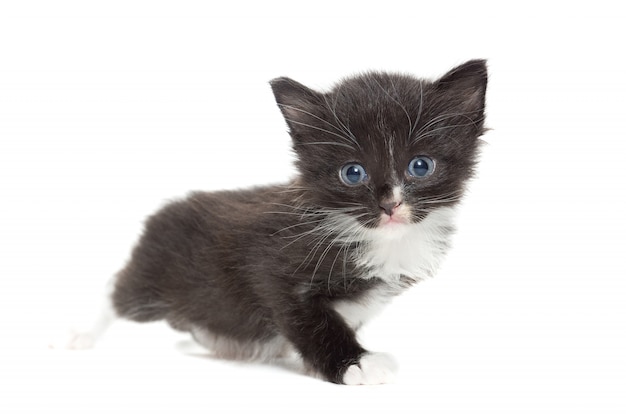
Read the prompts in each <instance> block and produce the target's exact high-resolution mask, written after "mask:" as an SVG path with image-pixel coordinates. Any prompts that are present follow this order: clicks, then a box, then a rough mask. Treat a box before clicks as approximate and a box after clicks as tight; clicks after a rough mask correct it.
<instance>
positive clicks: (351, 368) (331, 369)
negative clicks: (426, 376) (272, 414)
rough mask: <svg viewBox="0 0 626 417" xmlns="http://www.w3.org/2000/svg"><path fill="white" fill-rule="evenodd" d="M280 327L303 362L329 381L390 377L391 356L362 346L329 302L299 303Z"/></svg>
mask: <svg viewBox="0 0 626 417" xmlns="http://www.w3.org/2000/svg"><path fill="white" fill-rule="evenodd" d="M283 327H284V328H283V331H284V333H285V335H286V336H287V337H288V338H289V340H290V341H291V342H292V343H293V345H294V346H295V347H296V349H298V351H299V352H300V354H301V355H302V358H303V359H304V361H305V363H306V364H307V365H308V366H310V367H311V368H312V369H313V370H314V371H316V372H318V373H320V374H321V375H322V376H323V377H324V378H325V379H327V380H329V381H331V382H334V383H338V384H347V385H370V384H385V383H388V382H392V381H393V377H394V375H395V362H394V361H393V359H392V358H391V357H390V356H389V355H386V354H383V353H370V352H367V351H366V350H365V349H363V348H362V347H361V345H360V344H359V343H358V342H357V340H356V334H355V332H354V330H353V329H352V328H350V327H349V326H348V325H347V324H346V322H345V321H344V320H343V319H342V318H341V316H340V315H339V314H338V313H337V312H336V311H335V310H334V309H333V308H332V307H331V306H330V305H329V303H328V302H323V301H319V300H317V301H312V302H308V303H306V304H302V305H299V306H298V307H297V308H294V309H292V310H291V311H290V314H289V315H288V318H287V319H286V320H285V321H284V323H283Z"/></svg>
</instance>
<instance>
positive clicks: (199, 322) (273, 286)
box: [112, 61, 486, 384]
mask: <svg viewBox="0 0 626 417" xmlns="http://www.w3.org/2000/svg"><path fill="white" fill-rule="evenodd" d="M272 87H273V89H274V93H275V95H276V98H277V101H278V103H279V105H280V106H281V110H282V111H283V114H284V115H285V118H286V120H287V123H288V124H289V127H290V131H291V134H292V137H293V139H294V149H295V151H296V154H297V156H298V160H297V166H298V168H299V171H300V176H299V177H298V178H297V179H296V180H294V182H292V183H290V184H287V185H282V186H271V187H262V188H255V189H250V190H244V191H222V192H212V193H207V192H196V193H193V194H191V195H190V196H189V197H188V198H186V199H185V200H182V201H177V202H174V203H171V204H169V205H167V206H166V207H164V208H163V209H162V210H161V211H159V212H158V213H156V214H155V215H153V216H152V217H151V218H150V219H149V220H148V222H147V224H146V230H145V232H144V234H143V236H142V238H141V240H140V242H139V244H138V245H137V246H136V248H135V249H134V251H133V254H132V258H131V260H130V262H129V263H128V265H127V266H126V267H125V268H124V269H123V270H122V271H121V272H120V273H119V274H118V276H117V278H116V282H115V289H114V291H113V294H112V301H113V305H114V309H115V312H116V313H117V314H118V315H119V316H122V317H126V318H129V319H132V320H136V321H152V320H160V319H165V320H167V321H168V322H169V323H170V324H171V325H172V326H173V327H174V328H177V329H180V330H185V331H189V332H191V333H192V334H193V335H194V337H195V338H196V340H198V341H199V342H200V343H202V344H204V345H205V346H207V347H209V348H210V349H213V350H214V351H215V352H216V353H217V354H219V355H222V356H226V357H237V358H242V357H244V358H256V357H260V358H268V357H274V356H280V355H283V354H285V353H286V352H288V351H289V350H295V351H296V352H297V353H299V354H300V356H301V357H302V359H303V360H304V363H305V364H306V365H308V367H309V368H311V369H312V370H313V371H315V372H316V373H318V374H321V376H322V377H324V378H326V379H328V380H330V381H333V382H339V383H350V384H363V383H382V382H387V381H388V380H389V379H390V378H391V375H392V371H393V369H392V368H393V365H392V362H391V361H390V360H389V358H387V357H386V356H384V355H381V354H371V353H368V352H367V351H366V350H365V349H363V348H362V347H361V346H360V344H359V343H358V342H357V340H356V337H355V331H356V330H357V329H358V328H359V327H360V326H361V325H362V324H363V323H364V322H365V321H367V319H369V318H370V317H371V316H372V315H373V314H375V313H376V312H378V311H379V310H380V309H381V308H382V307H383V306H384V304H385V303H386V302H387V301H388V300H389V299H390V298H392V297H393V296H395V295H397V294H399V293H400V292H402V291H403V290H404V289H406V288H407V287H409V286H410V285H412V284H414V283H415V282H417V281H418V280H419V279H421V278H424V277H427V276H430V275H432V274H433V273H434V271H435V270H436V268H437V265H438V264H439V261H440V260H441V258H442V256H443V254H444V253H445V251H446V249H447V247H448V244H449V243H448V242H449V235H450V233H451V232H452V230H453V222H452V218H453V208H454V206H455V204H456V203H457V202H458V200H459V198H460V197H461V192H462V189H463V184H464V183H465V181H466V179H467V178H468V177H469V176H471V173H472V167H473V165H474V162H475V155H476V150H477V143H478V140H477V138H478V137H479V136H480V134H482V121H483V108H484V92H485V87H486V70H485V63H484V62H483V61H471V62H469V63H467V64H465V65H463V66H461V67H458V68H456V69H455V70H453V71H451V72H449V73H448V74H447V75H446V76H444V77H443V78H442V79H440V80H437V81H435V82H427V81H422V80H417V79H414V78H412V77H408V76H400V75H389V74H384V73H372V74H368V75H364V76H361V77H355V78H353V79H349V80H346V81H345V82H343V83H341V84H339V85H338V86H337V87H336V88H335V89H334V90H332V91H331V92H329V93H327V94H321V93H317V92H314V91H313V90H310V89H308V88H306V87H304V86H302V85H300V84H298V83H296V82H294V81H292V80H289V79H277V80H275V81H273V83H272ZM425 155H428V156H427V157H426V156H425ZM416 161H417V162H416ZM428 161H430V162H428ZM407 164H408V165H409V169H408V170H407ZM426 168H428V170H426ZM366 170H367V173H366ZM422 174H423V175H422Z"/></svg>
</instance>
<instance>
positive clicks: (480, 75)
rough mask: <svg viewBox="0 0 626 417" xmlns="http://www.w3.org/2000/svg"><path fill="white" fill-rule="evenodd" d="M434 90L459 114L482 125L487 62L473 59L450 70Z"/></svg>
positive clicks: (438, 81) (436, 84) (436, 83)
mask: <svg viewBox="0 0 626 417" xmlns="http://www.w3.org/2000/svg"><path fill="white" fill-rule="evenodd" d="M435 88H436V89H437V90H438V92H439V93H441V94H443V95H444V97H445V99H446V100H447V101H448V103H450V105H452V106H454V108H455V109H457V110H458V111H459V112H460V113H464V114H467V115H468V116H470V117H472V118H473V119H474V121H475V122H477V123H479V122H480V123H482V119H483V117H484V114H483V113H484V110H485V92H486V91H487V61H486V60H483V59H475V60H472V61H468V62H466V63H464V64H462V65H459V66H458V67H456V68H453V69H452V70H450V71H449V72H448V73H447V74H446V75H444V76H443V77H441V78H440V79H439V80H437V81H436V82H435Z"/></svg>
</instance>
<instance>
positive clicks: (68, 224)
mask: <svg viewBox="0 0 626 417" xmlns="http://www.w3.org/2000/svg"><path fill="white" fill-rule="evenodd" d="M223 3H225V2H182V1H177V2H173V1H172V2H165V1H143V2H140V1H139V2H138V1H107V2H87V1H75V2H69V1H55V2H52V1H46V2H30V1H19V2H18V1H15V2H10V1H7V2H3V3H2V4H1V5H0V309H1V311H0V313H1V314H0V326H1V330H2V331H1V333H0V337H1V338H2V339H1V342H0V349H1V350H0V414H1V415H6V416H13V415H185V416H186V415H244V414H245V415H249V414H252V413H254V414H255V415H258V414H262V415H264V414H265V413H269V414H268V415H289V416H291V415H345V414H348V415H355V416H359V415H364V414H365V415H370V414H371V415H394V416H395V415H415V416H437V415H451V416H474V415H476V416H514V415H523V416H529V415H532V416H572V415H588V416H610V415H614V416H617V415H621V416H623V415H626V407H625V399H624V397H625V396H626V358H625V357H624V355H625V354H624V352H626V319H625V317H626V307H625V305H624V304H625V301H626V284H625V283H624V281H625V279H626V268H625V262H624V257H625V256H626V245H625V242H624V236H625V234H626V221H625V220H624V216H625V213H626V193H625V191H624V190H625V188H626V187H625V186H624V178H625V176H626V175H625V173H624V166H623V162H624V160H625V158H626V152H625V149H626V147H625V145H624V141H625V140H626V127H625V126H624V119H625V111H626V106H625V105H624V100H625V97H626V83H625V81H624V79H625V78H626V66H625V59H624V39H626V33H625V32H626V31H625V30H624V29H623V27H624V22H625V21H626V20H625V19H626V15H625V13H624V12H621V11H619V10H618V9H617V8H616V7H618V6H610V4H612V3H609V2H607V3H604V2H601V1H596V2H588V3H586V4H589V5H588V6H581V5H579V4H581V3H579V2H562V3H561V2H554V4H552V5H550V4H548V2H545V1H544V2H541V3H538V4H536V5H535V4H532V3H529V2H524V3H523V6H522V5H520V4H519V3H505V2H500V4H501V5H496V3H495V2H493V3H491V2H485V3H480V2H463V3H461V5H459V4H455V3H453V2H434V1H433V2H429V4H421V2H408V1H407V2H396V1H389V0H388V1H385V2H367V1H360V2H358V3H357V2H351V4H350V5H348V4H346V5H344V4H343V3H342V2H339V1H333V2H322V1H317V2H314V3H297V2H295V1H289V2H287V1H285V2H272V1H263V2H249V3H246V2H230V4H229V5H228V6H224V5H222V4H223ZM210 4H213V5H210ZM218 4H219V6H218ZM305 4H306V5H305ZM435 4H436V6H435ZM614 4H616V3H614ZM622 10H623V9H622ZM471 58H487V59H488V60H489V69H490V73H491V78H490V84H489V90H488V100H487V101H488V104H487V105H488V125H489V126H490V127H491V128H492V130H491V131H490V132H489V133H488V134H486V135H485V137H484V139H485V141H486V142H487V145H486V146H485V147H484V152H483V157H482V164H481V170H480V175H479V177H478V178H477V180H476V181H474V182H473V184H472V187H471V190H470V193H469V194H468V196H467V199H466V200H465V204H464V206H463V210H462V211H461V216H460V218H459V229H460V230H459V233H458V234H457V236H456V239H455V247H454V250H453V251H452V253H451V254H450V256H449V258H448V260H447V262H446V263H445V266H444V267H443V269H442V271H441V273H440V274H439V275H438V276H437V277H436V278H435V279H432V280H429V281H427V282H424V283H422V284H420V285H419V286H417V287H416V288H414V289H413V290H411V291H410V292H408V293H407V294H406V295H404V296H402V297H400V298H398V299H397V300H396V301H395V302H394V303H393V304H392V305H391V306H390V307H389V308H388V309H387V310H386V311H385V312H384V313H383V314H382V315H381V316H380V317H379V318H377V319H376V320H375V321H374V322H372V323H371V324H370V325H369V326H368V327H367V328H366V329H364V330H365V331H364V332H363V334H362V340H363V343H364V344H365V345H366V346H367V347H370V348H372V349H373V350H382V351H389V352H391V353H393V354H394V355H395V356H396V357H397V359H398V361H399V363H400V374H399V377H398V381H397V382H396V383H395V384H393V385H388V386H377V387H342V386H336V385H332V384H328V383H325V382H322V381H318V380H315V379H312V378H309V377H306V376H302V375H300V374H298V373H297V372H294V371H292V370H290V369H289V368H288V367H284V366H282V367H280V366H275V367H272V366H268V365H250V364H235V363H230V362H224V361H219V360H215V359H212V358H210V357H208V356H206V355H203V354H198V353H194V352H193V351H192V352H190V351H189V349H188V348H189V346H187V341H188V337H187V336H186V335H184V334H179V333H176V332H174V331H171V330H169V329H168V328H167V327H166V326H165V325H163V324H154V325H135V324H131V323H117V324H116V325H115V326H114V327H113V328H112V329H111V331H110V333H109V334H108V335H107V337H106V338H105V339H104V340H103V341H102V343H101V344H100V345H99V346H98V347H97V348H96V349H94V350H91V351H86V352H65V351H56V350H49V349H48V348H47V344H48V338H49V337H50V336H53V335H55V334H57V333H56V332H58V331H61V330H62V329H64V328H65V326H66V325H69V324H71V323H70V322H72V321H73V320H75V319H76V317H78V318H85V317H87V315H88V311H90V310H91V309H92V307H93V306H94V305H95V304H94V302H93V300H94V299H96V297H95V295H96V294H97V293H98V292H99V291H100V289H101V288H102V287H103V286H104V283H105V282H106V280H107V279H108V278H109V277H110V276H111V275H112V274H113V273H115V272H116V270H118V269H119V268H120V267H121V266H122V265H123V263H124V261H125V260H126V259H127V257H128V254H129V250H130V248H131V247H132V245H133V242H134V241H135V240H136V238H137V236H138V234H139V233H140V231H141V224H142V221H143V219H144V218H145V217H146V216H147V215H148V214H150V213H151V212H153V211H154V210H155V209H157V208H158V207H159V206H160V205H161V204H163V203H164V202H165V201H166V200H167V199H170V198H175V197H180V196H183V195H184V194H185V193H186V192H187V191H189V190H192V189H205V190H213V189H221V188H232V187H244V186H248V185H251V184H264V183H269V182H280V181H284V180H285V179H286V178H289V177H290V176H291V175H293V169H292V167H291V156H290V151H289V138H288V135H287V134H286V127H285V125H284V122H283V120H282V119H281V116H280V113H279V111H278V109H277V108H276V106H275V104H274V101H273V96H272V94H271V91H270V89H269V85H268V83H267V82H268V81H269V80H270V79H271V78H273V77H277V76H282V75H286V76H290V77H292V78H294V79H296V80H299V81H300V82H303V83H305V84H307V85H309V86H312V87H316V88H321V89H323V88H327V87H329V86H330V85H331V84H332V82H333V81H335V80H337V79H339V78H341V77H343V76H345V75H349V74H353V73H355V72H359V71H363V70H367V69H385V70H399V71H405V72H410V73H414V74H416V75H419V76H425V77H434V76H438V75H441V74H443V73H444V72H445V71H447V70H448V69H449V68H451V67H452V66H454V65H457V64H459V63H461V62H463V61H464V60H466V59H471Z"/></svg>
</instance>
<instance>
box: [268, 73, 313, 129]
mask: <svg viewBox="0 0 626 417" xmlns="http://www.w3.org/2000/svg"><path fill="white" fill-rule="evenodd" d="M270 85H271V87H272V91H273V92H274V97H275V98H276V104H278V107H279V108H280V111H281V112H282V113H283V116H284V117H285V120H286V121H287V124H288V125H289V128H290V129H291V131H292V132H294V131H297V130H298V127H299V126H303V125H306V124H310V122H311V117H313V118H315V117H316V116H315V115H314V114H315V113H317V111H316V108H317V107H318V106H319V105H320V104H321V103H322V101H323V98H322V95H321V94H320V93H318V92H317V91H314V90H312V89H310V88H309V87H307V86H305V85H302V84H300V83H299V82H297V81H294V80H292V79H291V78H287V77H280V78H275V79H273V80H272V81H270Z"/></svg>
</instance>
